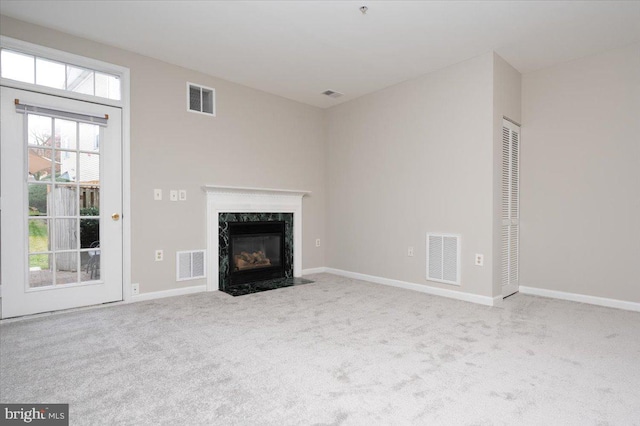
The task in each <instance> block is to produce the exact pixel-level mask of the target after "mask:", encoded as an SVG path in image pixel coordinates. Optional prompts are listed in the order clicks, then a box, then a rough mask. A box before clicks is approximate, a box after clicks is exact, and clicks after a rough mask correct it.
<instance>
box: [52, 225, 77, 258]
mask: <svg viewBox="0 0 640 426" xmlns="http://www.w3.org/2000/svg"><path fill="white" fill-rule="evenodd" d="M77 224H78V222H77V219H55V226H54V242H55V249H56V250H73V249H76V248H78V241H77V240H78V236H77V235H78V234H77V230H76V226H77Z"/></svg>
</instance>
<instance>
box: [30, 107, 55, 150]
mask: <svg viewBox="0 0 640 426" xmlns="http://www.w3.org/2000/svg"><path fill="white" fill-rule="evenodd" d="M27 122H28V124H27V126H28V132H27V141H28V142H29V145H32V146H42V147H44V146H46V147H49V148H53V146H52V144H51V118H50V117H44V116H42V115H36V114H29V115H28V117H27Z"/></svg>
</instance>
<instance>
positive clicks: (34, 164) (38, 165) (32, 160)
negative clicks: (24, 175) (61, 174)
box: [27, 148, 53, 181]
mask: <svg viewBox="0 0 640 426" xmlns="http://www.w3.org/2000/svg"><path fill="white" fill-rule="evenodd" d="M27 154H28V162H29V176H28V178H29V180H32V181H48V180H51V170H52V169H51V167H52V166H53V161H51V158H52V157H53V151H52V150H50V149H41V148H29V149H28V152H27Z"/></svg>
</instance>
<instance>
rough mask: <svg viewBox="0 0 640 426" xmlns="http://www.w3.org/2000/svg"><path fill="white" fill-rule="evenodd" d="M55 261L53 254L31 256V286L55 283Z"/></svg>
mask: <svg viewBox="0 0 640 426" xmlns="http://www.w3.org/2000/svg"><path fill="white" fill-rule="evenodd" d="M52 266H53V262H52V255H51V254H32V255H31V256H29V287H43V286H48V285H53V272H52V271H53V270H52Z"/></svg>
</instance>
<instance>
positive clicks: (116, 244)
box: [0, 87, 122, 318]
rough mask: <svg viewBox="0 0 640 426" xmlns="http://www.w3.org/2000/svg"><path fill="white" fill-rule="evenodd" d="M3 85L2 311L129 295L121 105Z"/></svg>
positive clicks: (33, 309) (11, 312)
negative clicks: (124, 270) (124, 248)
mask: <svg viewBox="0 0 640 426" xmlns="http://www.w3.org/2000/svg"><path fill="white" fill-rule="evenodd" d="M1 90H2V93H1V94H2V96H1V97H0V101H1V108H2V111H1V119H2V130H1V138H2V149H1V151H0V153H1V158H0V160H1V166H2V169H1V178H2V181H1V190H2V192H1V196H2V216H1V232H2V244H1V256H2V259H1V261H2V317H3V318H10V317H15V316H20V315H28V314H35V313H40V312H48V311H56V310H61V309H69V308H75V307H80V306H88V305H95V304H101V303H107V302H114V301H119V300H122V218H121V217H120V215H121V211H122V170H121V164H122V161H121V156H122V129H121V110H120V109H119V108H114V107H110V106H104V105H99V104H95V103H88V102H82V101H78V100H72V99H66V98H61V97H57V96H51V95H45V94H41V93H34V92H30V91H24V90H18V89H12V88H7V87H2V88H1Z"/></svg>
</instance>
